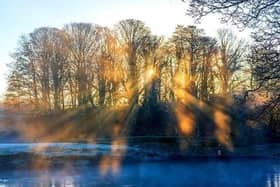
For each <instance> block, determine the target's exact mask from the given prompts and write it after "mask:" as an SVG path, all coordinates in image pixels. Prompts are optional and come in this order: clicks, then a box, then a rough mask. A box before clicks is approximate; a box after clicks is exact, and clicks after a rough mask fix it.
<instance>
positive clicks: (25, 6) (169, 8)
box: [0, 0, 222, 99]
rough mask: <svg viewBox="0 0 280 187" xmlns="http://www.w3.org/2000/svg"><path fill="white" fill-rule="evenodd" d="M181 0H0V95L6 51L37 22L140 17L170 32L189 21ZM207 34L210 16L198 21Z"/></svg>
mask: <svg viewBox="0 0 280 187" xmlns="http://www.w3.org/2000/svg"><path fill="white" fill-rule="evenodd" d="M186 9H187V4H185V3H183V2H182V1H181V0H1V1H0V24H1V28H0V99H1V96H3V94H4V92H5V88H6V80H5V78H6V76H7V74H8V68H7V67H6V64H8V63H9V62H10V61H11V60H12V59H11V58H10V53H12V52H13V51H14V49H15V48H16V46H17V42H18V39H19V37H20V36H21V35H23V34H28V33H30V32H32V31H33V30H34V29H35V28H38V27H41V26H52V27H58V28H61V27H63V25H65V24H67V23H71V22H89V23H96V24H100V25H104V26H109V27H113V26H114V24H116V23H117V22H118V21H120V20H121V19H126V18H135V19H140V20H142V21H144V22H145V23H146V24H147V25H148V26H149V27H150V28H151V30H152V32H153V33H155V34H158V35H166V36H170V35H171V34H172V32H173V30H174V28H175V27H176V25H177V24H185V25H188V24H193V21H192V19H191V18H190V17H188V16H186V15H185V11H186ZM200 27H201V28H204V29H205V30H206V33H207V34H209V35H214V33H215V31H216V30H217V29H218V28H220V27H222V26H221V25H219V21H218V19H217V17H215V16H210V17H208V18H206V19H204V20H203V21H202V23H201V25H200Z"/></svg>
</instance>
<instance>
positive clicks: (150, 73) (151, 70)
mask: <svg viewBox="0 0 280 187" xmlns="http://www.w3.org/2000/svg"><path fill="white" fill-rule="evenodd" d="M154 76H155V69H154V68H152V67H150V68H148V70H147V71H146V80H145V81H146V82H148V81H150V80H151V79H152V78H153V77H154Z"/></svg>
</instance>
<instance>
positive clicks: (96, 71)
mask: <svg viewBox="0 0 280 187" xmlns="http://www.w3.org/2000/svg"><path fill="white" fill-rule="evenodd" d="M12 57H13V59H14V60H13V62H11V63H10V64H9V66H10V73H9V76H8V89H7V93H6V104H7V105H8V106H10V107H15V108H18V109H20V108H24V109H27V108H28V109H30V110H35V111H52V110H55V111H56V110H65V109H70V108H71V109H75V108H79V107H98V106H119V105H127V104H141V103H143V102H146V101H147V102H148V101H149V102H152V103H158V102H168V103H172V102H177V101H183V102H184V101H185V100H187V99H190V97H193V98H195V99H199V100H202V101H205V102H208V101H211V100H213V99H215V98H216V97H217V96H220V97H228V98H230V97H229V96H232V95H234V93H238V92H239V93H240V91H242V90H245V89H254V88H255V87H257V82H256V81H255V80H257V79H256V78H255V77H256V76H255V75H253V74H252V72H253V69H252V68H250V63H249V62H250V61H249V60H248V53H247V52H246V46H245V42H244V41H242V40H239V39H238V38H237V37H236V36H235V35H234V34H233V33H232V32H231V31H229V30H226V29H222V30H219V31H218V33H217V38H212V37H209V36H206V35H205V33H204V31H203V30H202V29H199V28H197V27H195V26H183V25H178V26H177V27H176V29H175V31H174V33H173V35H172V37H170V38H164V37H160V36H156V35H153V34H152V33H151V31H150V28H149V27H148V26H146V25H145V23H143V22H142V21H139V20H134V19H127V20H122V21H120V22H119V23H117V24H116V25H115V27H114V28H113V29H109V28H107V27H103V26H100V25H95V24H91V23H71V24H67V25H65V26H64V27H63V28H62V29H58V28H52V27H42V28H38V29H35V30H34V31H33V32H32V33H30V34H28V35H25V36H22V37H21V38H20V40H19V44H18V47H17V49H16V51H15V52H14V53H13V54H12ZM252 59H253V58H252Z"/></svg>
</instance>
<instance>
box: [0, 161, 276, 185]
mask: <svg viewBox="0 0 280 187" xmlns="http://www.w3.org/2000/svg"><path fill="white" fill-rule="evenodd" d="M0 176H1V177H0V187H8V186H9V187H10V186H13V187H25V186H26V187H27V186H42V187H43V186H50V187H66V186H67V187H76V186H77V187H82V186H127V187H128V186H145V187H146V186H213V187H214V186H223V187H224V186H267V187H279V186H280V161H278V160H260V159H257V160H246V159H242V160H200V161H198V160H195V161H187V162H186V161H185V162H171V161H169V162H142V163H126V164H123V165H122V167H121V168H120V171H119V172H118V173H115V172H110V173H107V174H106V175H104V174H102V173H100V171H99V166H98V165H97V166H81V167H77V166H76V167H75V168H72V169H71V170H67V171H66V170H63V169H62V170H59V169H57V170H55V169H54V170H39V171H38V170H36V171H28V170H15V171H13V170H8V171H1V172H0Z"/></svg>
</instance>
